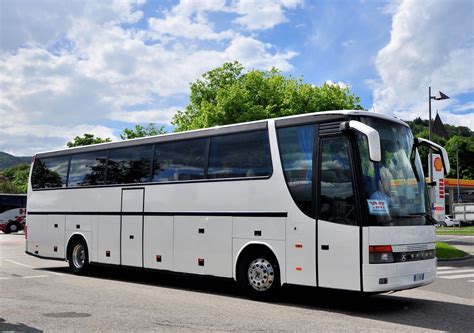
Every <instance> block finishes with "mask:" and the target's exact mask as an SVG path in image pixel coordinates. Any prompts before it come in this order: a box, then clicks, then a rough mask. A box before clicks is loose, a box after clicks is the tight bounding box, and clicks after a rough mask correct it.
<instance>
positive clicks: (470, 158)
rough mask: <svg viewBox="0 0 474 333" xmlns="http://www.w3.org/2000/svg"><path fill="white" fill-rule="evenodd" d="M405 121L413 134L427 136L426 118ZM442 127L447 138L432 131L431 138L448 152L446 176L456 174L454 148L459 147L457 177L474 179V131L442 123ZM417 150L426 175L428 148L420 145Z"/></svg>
mask: <svg viewBox="0 0 474 333" xmlns="http://www.w3.org/2000/svg"><path fill="white" fill-rule="evenodd" d="M406 123H407V124H408V125H410V127H411V129H412V131H413V134H414V135H415V136H417V137H420V138H425V139H427V138H428V126H429V124H428V120H422V119H421V118H416V119H415V120H413V121H407V122H406ZM444 127H445V129H446V131H447V132H448V135H449V138H448V139H446V138H443V137H440V136H438V135H436V134H434V133H433V134H432V137H431V139H432V140H433V141H434V142H436V143H438V144H440V145H441V146H443V147H444V148H446V151H447V152H448V156H449V163H450V165H451V172H450V173H449V174H448V175H447V176H448V177H453V178H455V177H456V176H457V173H456V172H457V170H456V167H457V161H456V150H457V147H459V170H460V172H459V177H460V178H461V179H474V132H472V131H471V130H470V129H469V128H468V127H465V126H453V125H449V124H444ZM419 152H420V158H421V162H422V163H423V169H424V170H425V174H426V175H428V172H427V166H428V149H427V148H426V147H420V148H419Z"/></svg>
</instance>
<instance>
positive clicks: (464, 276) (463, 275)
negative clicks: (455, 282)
mask: <svg viewBox="0 0 474 333" xmlns="http://www.w3.org/2000/svg"><path fill="white" fill-rule="evenodd" d="M471 277H474V274H461V275H449V276H439V278H440V279H449V280H452V279H464V278H471Z"/></svg>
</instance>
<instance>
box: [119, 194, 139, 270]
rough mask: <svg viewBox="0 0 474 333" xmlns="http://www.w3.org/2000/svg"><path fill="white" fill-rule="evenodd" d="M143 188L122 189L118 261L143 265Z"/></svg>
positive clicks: (123, 263)
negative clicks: (119, 255) (119, 254)
mask: <svg viewBox="0 0 474 333" xmlns="http://www.w3.org/2000/svg"><path fill="white" fill-rule="evenodd" d="M144 191H145V189H143V188H138V189H137V188H134V189H123V190H122V217H121V228H120V235H121V236H120V237H121V238H120V248H121V252H120V253H121V257H120V258H121V260H120V263H121V264H122V265H124V266H134V267H143V201H144Z"/></svg>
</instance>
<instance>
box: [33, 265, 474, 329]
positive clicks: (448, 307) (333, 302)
mask: <svg viewBox="0 0 474 333" xmlns="http://www.w3.org/2000/svg"><path fill="white" fill-rule="evenodd" d="M41 270H44V271H50V272H57V273H63V274H70V273H69V270H68V268H66V267H61V268H43V269H41ZM87 277H88V278H97V279H106V280H115V281H121V282H129V283H135V284H144V285H149V286H156V287H160V288H170V289H176V290H183V291H191V292H199V293H205V294H211V295H219V296H227V297H234V298H239V299H240V298H244V297H243V296H242V295H241V294H240V291H239V289H238V288H237V286H236V284H235V282H234V281H233V280H230V279H220V278H215V277H207V276H200V275H193V274H177V273H169V272H158V271H152V270H140V269H130V268H120V267H103V266H93V267H91V271H90V273H89V274H88V275H87ZM273 303H274V304H277V305H280V306H288V307H299V308H302V309H305V310H314V311H325V312H334V313H338V314H344V315H347V316H353V317H358V318H364V319H370V320H377V321H383V322H388V323H393V324H399V325H406V326H407V327H417V328H423V329H433V330H443V331H470V330H471V329H472V327H473V325H474V320H473V317H472V310H473V306H471V305H465V304H458V303H450V302H444V301H434V300H428V299H417V298H411V297H406V296H402V295H398V294H397V293H393V294H379V295H366V294H361V293H358V292H349V291H341V290H331V289H324V288H312V287H302V286H285V287H284V288H282V292H281V293H280V295H279V297H278V298H277V299H276V300H275V301H274V302H273ZM453 323H455V324H453ZM453 325H454V326H453ZM407 329H408V328H407Z"/></svg>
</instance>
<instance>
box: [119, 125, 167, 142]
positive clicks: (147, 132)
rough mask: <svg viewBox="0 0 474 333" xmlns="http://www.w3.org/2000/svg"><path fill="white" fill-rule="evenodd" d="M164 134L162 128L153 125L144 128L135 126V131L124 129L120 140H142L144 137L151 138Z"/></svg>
mask: <svg viewBox="0 0 474 333" xmlns="http://www.w3.org/2000/svg"><path fill="white" fill-rule="evenodd" d="M165 133H166V131H165V127H164V126H160V127H156V125H155V124H152V123H150V124H148V126H146V127H144V126H141V125H135V129H130V128H125V129H124V130H123V132H122V134H120V137H121V138H122V140H129V139H135V138H142V137H144V136H152V135H158V134H165Z"/></svg>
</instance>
